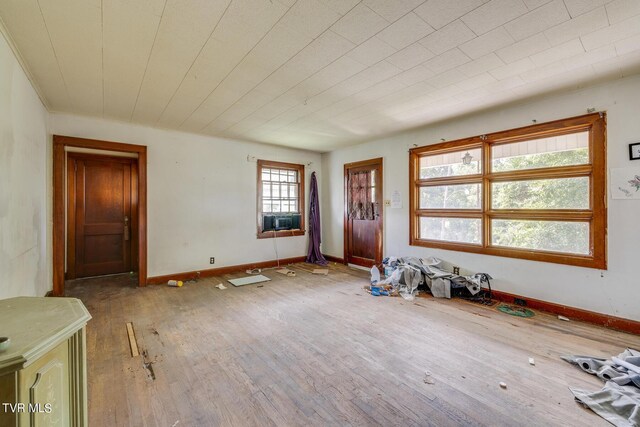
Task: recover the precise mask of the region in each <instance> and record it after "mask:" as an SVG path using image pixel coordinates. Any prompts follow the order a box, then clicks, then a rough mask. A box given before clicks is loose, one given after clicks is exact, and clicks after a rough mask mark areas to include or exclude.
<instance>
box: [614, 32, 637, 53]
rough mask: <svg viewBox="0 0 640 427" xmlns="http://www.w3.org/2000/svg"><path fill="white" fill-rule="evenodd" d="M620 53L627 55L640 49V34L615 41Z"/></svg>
mask: <svg viewBox="0 0 640 427" xmlns="http://www.w3.org/2000/svg"><path fill="white" fill-rule="evenodd" d="M615 48H616V52H617V54H618V55H620V56H622V55H626V54H629V53H632V52H637V51H638V50H640V34H638V35H636V36H632V37H629V38H628V39H623V40H619V41H617V42H616V43H615Z"/></svg>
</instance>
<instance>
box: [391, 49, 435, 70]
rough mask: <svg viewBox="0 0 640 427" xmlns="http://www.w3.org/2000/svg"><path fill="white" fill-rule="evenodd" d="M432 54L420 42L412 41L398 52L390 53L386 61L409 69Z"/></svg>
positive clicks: (429, 57) (431, 56)
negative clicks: (412, 42)
mask: <svg viewBox="0 0 640 427" xmlns="http://www.w3.org/2000/svg"><path fill="white" fill-rule="evenodd" d="M433 56H434V55H433V53H431V51H429V50H428V49H426V48H424V47H423V46H422V45H421V44H420V43H414V44H412V45H409V46H407V47H405V48H404V49H402V50H401V51H399V52H398V53H395V54H393V55H391V56H390V57H389V58H387V61H389V62H390V63H392V64H393V65H395V66H396V67H398V68H401V69H403V70H409V69H411V68H413V67H415V66H416V65H419V64H422V63H423V62H425V61H427V60H428V59H431V58H433Z"/></svg>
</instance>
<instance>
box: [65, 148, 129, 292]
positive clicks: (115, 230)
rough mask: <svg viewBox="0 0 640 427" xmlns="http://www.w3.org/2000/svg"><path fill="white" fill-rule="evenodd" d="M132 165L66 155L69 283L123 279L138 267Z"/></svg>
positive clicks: (125, 160)
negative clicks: (103, 277) (118, 276)
mask: <svg viewBox="0 0 640 427" xmlns="http://www.w3.org/2000/svg"><path fill="white" fill-rule="evenodd" d="M135 162H136V159H130V158H119V157H108V156H92V155H83V154H75V153H70V154H69V157H68V178H69V180H68V185H69V186H68V195H69V204H68V238H67V242H68V250H67V278H68V279H74V278H80V277H91V276H101V275H106V274H116V273H125V272H129V271H131V266H132V265H133V264H135V262H137V261H136V260H135V259H134V258H135V257H134V256H133V255H134V254H132V252H134V251H132V248H135V247H136V246H135V237H134V238H132V236H136V235H137V233H136V232H135V228H136V226H137V224H136V222H137V220H136V218H137V215H136V213H137V209H136V207H137V168H136V163H135Z"/></svg>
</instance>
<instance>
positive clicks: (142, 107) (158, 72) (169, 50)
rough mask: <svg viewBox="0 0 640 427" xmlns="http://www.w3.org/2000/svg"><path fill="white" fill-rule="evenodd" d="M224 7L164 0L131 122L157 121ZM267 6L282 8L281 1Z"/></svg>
mask: <svg viewBox="0 0 640 427" xmlns="http://www.w3.org/2000/svg"><path fill="white" fill-rule="evenodd" d="M225 8H226V4H225V3H222V2H214V3H211V2H209V1H206V0H199V1H192V2H189V5H188V7H187V5H185V4H184V1H181V0H167V4H166V6H165V8H164V14H163V15H162V19H161V21H160V27H159V29H158V33H157V35H156V37H155V43H154V46H153V50H152V51H151V56H150V58H149V61H148V65H147V67H146V72H145V76H144V80H143V81H142V84H141V86H140V89H139V94H138V98H137V103H136V105H135V109H134V111H133V115H132V119H133V120H134V121H137V122H139V123H156V121H157V120H158V119H159V118H160V116H161V114H162V112H163V111H164V109H165V107H166V106H167V104H168V103H169V101H170V100H171V98H172V96H173V94H174V93H175V91H176V89H178V87H179V85H180V83H181V82H182V80H183V79H184V77H185V76H186V74H187V72H188V71H189V68H190V67H191V65H192V64H193V61H194V60H195V59H196V57H197V56H198V54H199V53H200V51H201V49H202V48H203V46H204V45H205V43H206V41H207V39H208V38H209V36H210V35H211V32H212V31H213V29H214V28H215V25H216V23H217V22H218V21H219V19H220V17H221V16H222V13H223V12H224V10H225ZM269 8H270V9H272V10H276V11H279V12H281V13H284V11H285V7H284V6H282V5H281V4H280V3H273V4H272V5H270V6H269ZM265 13H267V11H265Z"/></svg>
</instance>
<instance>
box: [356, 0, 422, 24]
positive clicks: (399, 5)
mask: <svg viewBox="0 0 640 427" xmlns="http://www.w3.org/2000/svg"><path fill="white" fill-rule="evenodd" d="M422 3H424V0H393V1H389V0H364V4H366V5H367V6H369V8H370V9H371V10H373V11H374V12H375V13H377V14H378V15H380V16H382V17H383V18H384V19H386V20H387V21H389V22H394V21H396V20H398V19H400V18H401V17H402V16H404V15H405V14H407V13H409V12H411V11H412V10H413V9H415V8H416V7H418V6H420V5H421V4H422Z"/></svg>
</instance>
